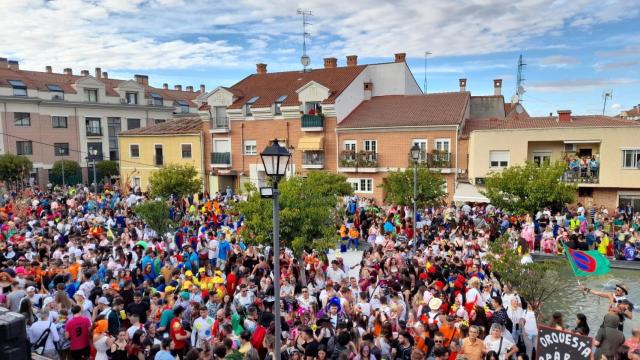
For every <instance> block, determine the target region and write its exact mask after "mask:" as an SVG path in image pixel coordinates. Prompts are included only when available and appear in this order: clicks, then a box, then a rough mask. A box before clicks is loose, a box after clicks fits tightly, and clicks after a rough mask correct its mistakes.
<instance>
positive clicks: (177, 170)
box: [149, 164, 202, 199]
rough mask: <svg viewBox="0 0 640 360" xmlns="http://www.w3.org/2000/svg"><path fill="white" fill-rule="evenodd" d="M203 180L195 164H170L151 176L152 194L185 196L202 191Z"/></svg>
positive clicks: (163, 196)
mask: <svg viewBox="0 0 640 360" xmlns="http://www.w3.org/2000/svg"><path fill="white" fill-rule="evenodd" d="M201 187H202V181H201V180H200V177H199V176H198V171H197V170H196V168H195V167H194V166H193V165H176V164H169V165H166V166H165V167H163V168H162V169H159V170H158V171H155V172H153V173H152V174H151V176H150V177H149V188H150V190H151V195H152V196H154V197H161V198H163V199H168V198H169V197H171V196H172V195H173V196H174V197H184V196H187V195H192V194H195V193H196V192H198V191H200V189H201Z"/></svg>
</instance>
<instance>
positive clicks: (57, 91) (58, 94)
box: [47, 84, 64, 100]
mask: <svg viewBox="0 0 640 360" xmlns="http://www.w3.org/2000/svg"><path fill="white" fill-rule="evenodd" d="M47 89H49V91H50V92H51V93H52V94H53V96H52V99H54V100H64V91H63V90H62V88H61V87H60V85H56V84H47Z"/></svg>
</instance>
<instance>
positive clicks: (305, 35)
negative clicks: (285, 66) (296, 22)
mask: <svg viewBox="0 0 640 360" xmlns="http://www.w3.org/2000/svg"><path fill="white" fill-rule="evenodd" d="M297 13H298V15H302V57H300V63H301V64H302V66H303V70H302V71H308V70H307V66H309V64H310V63H311V58H310V57H309V55H307V39H308V38H309V37H311V34H310V33H309V32H308V31H307V25H311V23H310V22H308V21H307V18H309V17H310V16H313V14H312V13H311V10H304V9H298V10H297Z"/></svg>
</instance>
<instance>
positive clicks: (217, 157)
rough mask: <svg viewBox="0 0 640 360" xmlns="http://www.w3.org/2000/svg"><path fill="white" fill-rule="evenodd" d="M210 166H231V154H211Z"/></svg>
mask: <svg viewBox="0 0 640 360" xmlns="http://www.w3.org/2000/svg"><path fill="white" fill-rule="evenodd" d="M211 164H212V165H231V153H229V152H212V153H211Z"/></svg>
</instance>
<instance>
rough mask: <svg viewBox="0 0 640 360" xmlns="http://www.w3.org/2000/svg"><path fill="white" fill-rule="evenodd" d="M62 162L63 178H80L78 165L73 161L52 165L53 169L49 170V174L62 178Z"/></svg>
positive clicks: (80, 172)
mask: <svg viewBox="0 0 640 360" xmlns="http://www.w3.org/2000/svg"><path fill="white" fill-rule="evenodd" d="M63 162H64V174H65V176H74V175H75V176H77V175H80V176H82V169H81V168H80V164H78V162H77V161H73V160H58V161H56V162H54V163H53V168H51V172H52V173H53V175H55V176H62V163H63Z"/></svg>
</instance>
